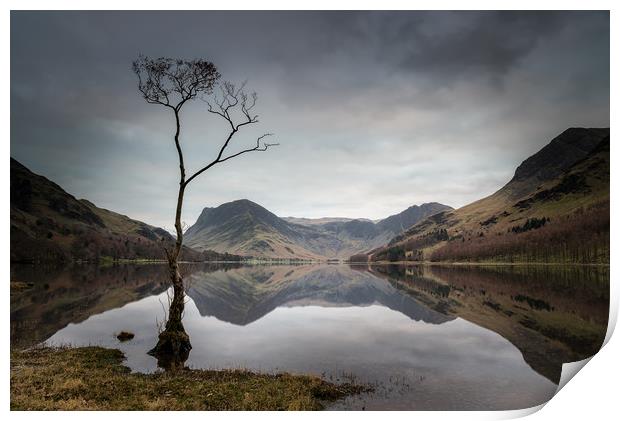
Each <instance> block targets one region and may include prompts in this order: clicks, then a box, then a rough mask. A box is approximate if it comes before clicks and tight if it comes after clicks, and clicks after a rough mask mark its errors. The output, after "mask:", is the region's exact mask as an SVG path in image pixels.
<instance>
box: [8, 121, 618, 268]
mask: <svg viewBox="0 0 620 421" xmlns="http://www.w3.org/2000/svg"><path fill="white" fill-rule="evenodd" d="M609 136H610V135H609V129H608V128H603V129H586V128H571V129H568V130H566V131H564V132H563V133H561V134H560V135H558V136H557V137H556V138H554V139H553V140H552V141H551V142H550V143H548V144H547V145H546V146H545V147H543V148H542V149H541V150H540V151H539V152H537V153H536V154H534V155H532V156H531V157H529V158H527V159H526V160H525V161H523V163H522V164H521V165H519V166H518V168H517V169H516V171H515V175H514V177H513V178H512V180H510V182H508V183H507V184H506V185H505V186H503V187H502V188H501V189H499V190H498V191H497V192H496V193H494V194H492V195H490V196H488V197H485V198H483V199H480V200H478V201H476V202H474V203H471V204H469V205H466V206H464V207H461V208H459V209H453V208H451V207H450V206H447V205H444V204H440V203H434V202H433V203H424V204H420V205H413V206H411V207H409V208H408V209H405V210H404V211H402V212H400V213H398V214H396V215H392V216H388V217H386V218H385V219H382V220H380V221H371V220H368V219H352V218H341V217H340V218H329V217H326V218H319V219H309V218H299V217H279V216H277V215H275V214H274V213H272V212H270V211H269V210H267V209H265V208H264V207H262V206H260V205H259V204H256V203H253V202H251V201H249V200H245V199H241V200H236V201H233V202H229V203H224V204H222V205H220V206H218V207H215V208H210V207H207V208H204V209H203V211H202V213H201V214H200V216H199V218H198V219H197V221H196V222H195V223H194V224H193V225H192V226H190V227H189V228H188V229H187V231H186V232H185V241H184V244H185V246H186V247H185V249H184V250H183V253H182V258H183V259H184V260H191V261H200V260H241V259H247V258H255V259H285V260H329V259H334V260H352V261H355V262H371V261H461V262H462V261H465V262H485V261H486V262H488V261H492V262H574V263H579V262H584V263H608V262H609V174H610V173H609V171H610V170H609V168H610V159H609V148H610V137H609ZM173 241H174V237H173V236H172V235H171V234H170V233H168V232H167V231H165V230H163V229H161V228H157V227H154V226H151V225H149V224H146V223H144V222H141V221H137V220H134V219H131V218H129V217H127V216H125V215H121V214H118V213H116V212H113V211H110V210H106V209H102V208H99V207H97V206H96V205H95V204H93V203H91V202H90V201H88V200H85V199H77V198H75V197H74V196H72V195H71V194H69V193H67V192H66V191H65V190H63V189H62V187H60V186H58V185H57V184H55V183H53V182H52V181H50V180H48V179H46V178H45V177H42V176H40V175H37V174H34V173H33V172H31V171H30V170H29V169H27V168H26V167H25V166H23V165H22V164H20V163H19V162H17V161H16V160H14V159H11V261H21V262H49V261H76V260H77V261H99V260H102V259H111V260H124V259H129V260H137V259H162V258H163V256H164V254H163V247H164V246H166V245H170V244H171V243H172V242H173Z"/></svg>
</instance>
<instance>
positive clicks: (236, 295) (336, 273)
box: [186, 265, 454, 325]
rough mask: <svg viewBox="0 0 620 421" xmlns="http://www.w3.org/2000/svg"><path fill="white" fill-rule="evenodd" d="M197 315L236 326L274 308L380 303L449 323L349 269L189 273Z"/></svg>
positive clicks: (385, 285) (391, 288) (368, 275)
mask: <svg viewBox="0 0 620 421" xmlns="http://www.w3.org/2000/svg"><path fill="white" fill-rule="evenodd" d="M186 280H187V282H188V285H189V288H188V291H187V294H188V295H189V296H190V297H191V298H192V300H193V301H194V303H195V305H196V307H197V308H198V311H199V312H200V314H201V315H202V316H214V317H216V318H218V319H219V320H223V321H227V322H229V323H234V324H237V325H246V324H249V323H252V322H254V321H256V320H258V319H260V318H261V317H263V316H265V315H266V314H267V313H269V312H271V311H272V310H274V309H275V308H277V307H282V306H300V305H319V306H324V307H330V306H367V305H371V304H380V305H383V306H385V307H388V308H390V309H392V310H395V311H398V312H400V313H402V314H404V315H406V316H407V317H409V318H411V319H413V320H421V321H424V322H426V323H433V324H439V323H444V322H446V321H448V320H451V319H453V318H454V317H453V316H450V315H446V314H442V313H440V312H437V311H435V310H433V309H431V308H428V307H426V306H425V305H422V304H420V303H419V302H418V301H417V300H416V299H415V298H413V297H411V296H410V295H408V294H407V293H406V292H405V291H402V290H398V289H396V288H394V286H392V285H391V284H390V283H388V282H385V281H384V280H382V279H381V278H378V277H377V276H375V275H373V274H372V273H370V272H360V271H356V270H352V269H351V268H349V267H348V266H338V265H334V266H317V265H305V266H247V267H242V268H239V269H235V270H231V271H216V272H212V273H208V272H194V273H192V274H191V275H190V276H188V277H186Z"/></svg>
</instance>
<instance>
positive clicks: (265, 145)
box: [185, 133, 280, 186]
mask: <svg viewBox="0 0 620 421" xmlns="http://www.w3.org/2000/svg"><path fill="white" fill-rule="evenodd" d="M267 136H273V134H272V133H265V134H264V135H262V136H259V137H258V139H256V146H254V147H253V148H248V149H244V150H242V151H240V152H237V153H235V154H232V155H229V156H227V157H226V158H222V153H223V151H224V149H226V143H228V142H229V141H230V138H231V137H232V133H231V135H230V136H229V138H228V140H227V141H226V143H225V144H224V145H225V146H223V147H222V149H221V150H220V153H219V155H218V157H217V158H216V159H215V160H214V161H212V162H211V163H209V164H208V165H206V166H204V167H203V168H201V169H200V170H198V171H196V172H195V173H194V174H193V175H192V176H191V177H189V178H188V179H187V181H185V186H187V185H188V184H189V183H190V182H191V181H192V180H193V179H194V178H196V177H198V176H199V175H200V174H202V173H203V172H205V171H207V170H208V169H209V168H211V167H213V166H214V165H216V164H220V163H222V162H225V161H228V160H229V159H232V158H235V157H237V156H239V155H243V154H244V153H248V152H264V151H266V150H267V149H269V148H270V147H272V146H279V145H280V144H279V143H266V142H263V144H262V145H261V140H263V139H264V138H266V137H267Z"/></svg>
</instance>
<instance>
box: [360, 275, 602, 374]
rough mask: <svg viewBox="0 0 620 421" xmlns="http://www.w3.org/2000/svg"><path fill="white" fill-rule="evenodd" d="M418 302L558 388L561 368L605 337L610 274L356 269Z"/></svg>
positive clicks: (595, 348) (591, 350) (596, 346)
mask: <svg viewBox="0 0 620 421" xmlns="http://www.w3.org/2000/svg"><path fill="white" fill-rule="evenodd" d="M357 269H358V270H361V271H369V272H372V273H374V274H376V275H377V276H381V277H383V278H385V279H387V280H388V281H389V282H390V283H391V284H392V285H393V286H394V287H395V288H397V289H400V290H402V291H406V293H407V294H409V295H411V296H412V297H415V298H416V299H417V300H418V301H420V302H421V303H424V304H425V305H427V306H429V307H430V308H433V309H435V310H437V311H440V312H441V313H443V314H446V315H451V316H455V317H461V318H463V319H465V320H468V321H470V322H472V323H475V324H476V325H478V326H482V327H484V328H487V329H490V330H493V331H494V332H497V333H499V334H500V335H502V336H503V337H504V338H506V339H508V340H509V341H510V342H511V343H512V344H513V345H515V346H516V347H517V348H518V349H519V350H520V351H521V353H522V354H523V358H524V359H525V361H526V362H527V363H528V364H529V365H530V366H531V367H532V368H533V369H534V370H536V371H537V372H538V373H540V374H542V375H543V376H545V377H547V378H548V379H549V380H551V381H553V382H554V383H558V382H559V379H560V375H561V372H562V364H563V363H566V362H572V361H578V360H581V359H584V358H587V357H589V356H592V355H594V354H595V353H596V352H597V351H598V350H599V349H600V347H601V345H602V343H603V339H604V337H605V333H606V331H607V318H608V311H609V310H608V309H609V268H607V267H606V268H600V267H588V266H573V267H570V266H568V267H555V266H507V267H506V266H505V267H501V266H489V267H467V266H431V267H421V266H411V267H404V266H398V265H389V266H373V267H366V266H363V267H357Z"/></svg>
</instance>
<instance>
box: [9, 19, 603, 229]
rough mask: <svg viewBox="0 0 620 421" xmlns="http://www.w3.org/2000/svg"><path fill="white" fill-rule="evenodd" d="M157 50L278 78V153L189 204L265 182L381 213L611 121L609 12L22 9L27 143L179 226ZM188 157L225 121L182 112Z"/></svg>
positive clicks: (272, 128)
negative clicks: (151, 100)
mask: <svg viewBox="0 0 620 421" xmlns="http://www.w3.org/2000/svg"><path fill="white" fill-rule="evenodd" d="M138 53H143V54H145V55H148V56H154V57H159V56H168V57H175V58H176V57H179V58H196V57H202V58H207V59H209V60H211V61H213V62H214V63H215V64H216V66H217V67H218V69H219V71H220V73H221V74H222V78H223V79H226V80H230V81H233V82H239V81H243V80H247V81H248V87H249V88H250V89H251V90H255V91H256V92H257V93H258V94H259V102H258V104H257V107H256V110H257V112H258V113H259V115H260V123H259V124H256V125H254V126H252V127H250V128H249V129H248V130H247V131H245V132H243V131H242V132H241V133H240V135H239V136H238V137H237V138H235V140H234V144H233V145H232V148H234V149H236V150H239V149H242V148H245V147H247V146H251V145H252V144H254V142H255V139H256V137H257V136H258V135H260V134H262V133H265V132H273V133H275V135H276V136H275V138H274V139H273V140H274V141H277V142H279V143H280V146H278V147H277V148H274V149H271V150H269V151H268V152H261V153H254V154H247V155H244V156H242V157H240V158H238V159H235V160H231V161H228V162H226V163H225V164H222V165H220V166H216V167H214V168H213V169H212V170H209V171H208V172H207V173H205V174H204V175H202V176H201V177H200V178H198V179H197V180H196V181H195V182H192V184H190V187H189V190H188V192H187V194H186V203H185V213H184V217H183V219H184V220H185V221H186V222H187V223H188V224H192V223H193V222H194V221H195V220H196V218H197V217H198V215H199V213H200V211H201V210H202V208H203V207H205V206H218V205H220V204H222V203H224V202H227V201H231V200H235V199H240V198H247V199H250V200H253V201H255V202H257V203H259V204H261V205H262V206H264V207H266V208H267V209H269V210H271V211H272V212H274V213H276V214H277V215H279V216H298V217H301V216H304V217H321V216H348V217H364V218H372V219H378V218H383V217H386V216H388V215H390V214H394V213H397V212H400V211H402V210H403V209H405V208H407V207H408V206H411V205H413V204H421V203H424V202H430V201H436V202H441V203H445V204H447V205H451V206H453V207H459V206H462V205H465V204H467V203H469V202H471V201H474V200H476V199H479V198H481V197H483V196H485V195H488V194H490V193H492V192H494V191H495V190H497V189H498V188H500V187H501V186H502V185H503V184H505V183H506V182H507V181H508V180H510V178H511V177H512V175H513V173H514V170H515V168H516V166H517V165H518V164H519V163H520V162H521V161H523V159H525V158H527V157H528V156H529V155H531V154H533V153H535V152H536V151H537V150H538V149H540V148H541V147H542V146H544V145H545V144H546V143H548V142H549V141H550V140H551V139H552V138H553V137H554V136H556V135H558V134H559V133H561V132H562V131H563V130H565V129H566V128H568V127H571V126H582V127H603V126H604V127H608V126H609V14H608V13H607V12H501V13H490V12H484V13H481V12H390V13H384V12H372V13H369V12H358V13H352V12H303V13H302V12H294V13H292V12H12V13H11V156H13V157H14V158H16V159H18V160H19V161H20V162H22V163H23V164H24V165H26V166H27V167H29V168H30V169H31V170H32V171H34V172H36V173H39V174H42V175H45V176H46V177H48V178H50V179H52V180H53V181H55V182H57V183H58V184H60V185H61V186H62V187H63V188H64V189H65V190H67V191H68V192H70V193H72V194H73V195H75V196H77V197H79V198H87V199H89V200H91V201H93V202H94V203H95V204H97V205H98V206H100V207H104V208H108V209H111V210H114V211H117V212H120V213H123V214H126V215H129V216H130V217H132V218H136V219H139V220H143V221H145V222H148V223H151V224H154V225H158V226H163V227H165V228H168V229H170V228H172V225H173V216H174V207H175V200H176V189H177V186H178V164H177V158H176V154H175V150H174V146H173V141H172V134H173V124H174V121H173V117H172V115H171V113H170V112H169V110H167V109H165V108H163V107H161V106H156V105H149V104H146V103H145V102H144V101H143V99H142V98H141V97H140V95H139V94H138V92H137V87H136V78H135V75H134V74H133V73H132V71H131V62H132V60H134V59H135V58H136V56H137V55H138ZM182 119H183V132H182V144H183V147H184V150H185V154H186V164H187V166H188V167H189V171H188V172H190V173H191V172H192V170H196V169H198V168H199V167H200V166H201V164H203V163H205V162H208V161H210V160H211V159H213V157H214V153H215V150H216V148H217V147H219V145H220V144H221V142H222V140H223V136H224V133H225V125H224V124H223V123H222V121H220V120H218V119H217V118H216V117H213V116H211V115H209V114H208V113H207V112H206V108H205V104H204V103H203V102H200V101H195V102H194V103H192V104H189V105H188V106H187V107H186V108H185V109H184V110H183V115H182Z"/></svg>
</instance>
